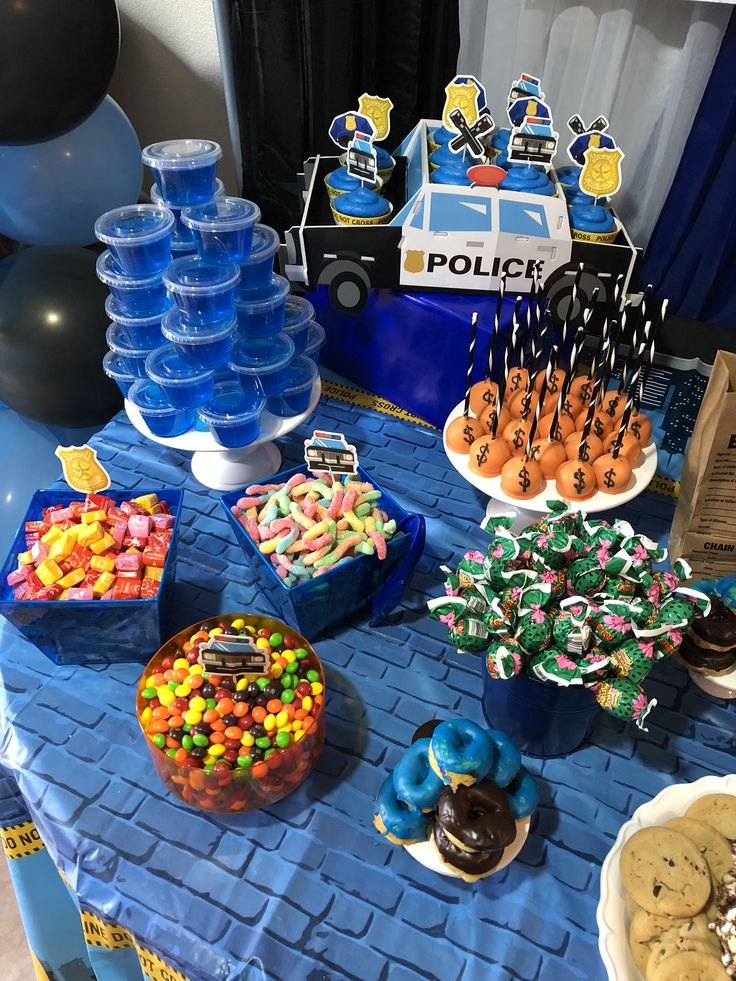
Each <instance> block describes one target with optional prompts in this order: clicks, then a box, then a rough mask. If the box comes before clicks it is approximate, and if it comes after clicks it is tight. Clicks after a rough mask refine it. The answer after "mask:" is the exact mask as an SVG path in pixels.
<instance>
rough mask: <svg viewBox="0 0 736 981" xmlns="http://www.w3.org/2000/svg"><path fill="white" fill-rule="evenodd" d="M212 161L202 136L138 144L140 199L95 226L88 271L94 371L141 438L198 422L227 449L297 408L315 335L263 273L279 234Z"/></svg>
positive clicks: (284, 284)
mask: <svg viewBox="0 0 736 981" xmlns="http://www.w3.org/2000/svg"><path fill="white" fill-rule="evenodd" d="M220 155H221V151H220V147H219V146H218V145H217V144H216V143H212V142H210V141H207V140H170V141H167V142H163V143H155V144H152V145H151V146H149V147H146V149H145V150H144V151H143V160H144V163H146V164H147V165H148V166H149V167H150V168H151V169H152V171H153V173H154V176H155V178H156V183H155V184H154V185H153V187H152V188H151V199H152V204H150V205H132V206H130V207H128V208H118V209H116V210H115V211H112V212H108V213H107V214H105V215H102V217H101V218H99V219H98V221H97V224H96V226H95V230H96V233H97V236H98V238H99V239H100V240H101V241H103V242H105V243H106V244H107V245H108V251H107V252H105V253H104V254H103V255H102V256H100V259H99V262H98V267H97V270H98V275H99V277H100V279H102V280H103V282H105V283H106V284H107V285H108V287H109V288H110V293H111V295H110V297H109V298H108V301H107V305H106V310H107V313H108V316H109V317H110V320H111V321H112V323H111V325H110V327H109V329H108V346H109V348H110V351H109V353H108V354H107V355H106V357H105V362H104V368H105V371H106V372H107V374H108V375H110V376H111V377H112V378H114V379H115V381H116V382H117V383H118V385H119V386H120V388H121V390H122V391H123V393H124V394H125V396H126V398H128V399H129V400H130V401H131V402H132V403H133V404H134V405H135V406H136V407H137V408H138V410H139V412H140V414H141V417H142V418H143V420H144V421H145V423H146V425H147V426H148V428H149V429H150V430H151V432H152V433H153V434H154V435H156V436H168V437H170V436H177V435H182V434H183V433H186V432H188V431H189V430H190V429H192V428H195V427H196V428H203V427H207V428H209V430H210V432H211V433H212V435H213V436H214V438H215V439H216V440H217V442H219V443H220V444H221V445H223V446H228V447H238V446H244V445H247V444H248V443H251V442H253V441H254V440H256V439H257V438H258V436H259V433H260V418H261V415H262V413H263V411H264V410H266V409H268V411H270V412H272V413H274V414H276V415H279V416H282V417H288V416H295V415H300V414H301V413H303V412H305V411H306V410H307V408H308V407H309V402H310V400H311V393H312V388H313V383H314V381H315V379H316V377H317V362H318V360H319V352H320V349H321V347H322V345H323V344H324V339H325V332H324V330H323V328H322V327H321V326H320V325H319V324H317V323H315V322H314V308H313V307H312V304H311V303H309V301H308V300H305V299H303V298H302V297H298V296H291V295H290V293H289V284H288V281H287V280H286V279H284V278H283V277H281V276H278V275H276V274H274V272H273V266H274V258H275V255H276V252H277V251H278V247H279V239H278V235H277V233H276V232H275V231H274V230H273V229H272V228H269V227H267V226H266V225H260V224H258V219H259V218H260V210H259V209H258V207H257V205H255V204H253V203H252V202H251V201H246V200H245V199H243V198H232V197H226V196H225V195H224V193H223V187H222V182H221V181H219V180H218V179H217V177H216V173H215V169H216V161H217V159H218V158H219V156H220ZM172 254H173V259H172Z"/></svg>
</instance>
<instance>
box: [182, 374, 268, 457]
mask: <svg viewBox="0 0 736 981" xmlns="http://www.w3.org/2000/svg"><path fill="white" fill-rule="evenodd" d="M265 405H266V400H265V399H264V398H263V396H262V395H261V394H259V393H258V392H257V390H254V391H253V392H251V393H246V392H244V391H243V389H242V388H241V387H240V384H239V383H238V382H237V381H225V382H219V383H218V384H217V385H215V391H214V394H213V396H212V398H211V399H210V400H209V402H207V404H206V405H203V406H202V407H201V408H200V409H199V411H198V415H199V418H200V419H201V420H202V422H204V423H206V425H207V428H208V429H209V431H210V432H211V433H212V435H213V436H214V438H215V439H216V440H217V442H218V443H219V444H220V445H221V446H228V447H231V448H235V447H238V446H247V445H248V444H249V443H252V442H253V441H254V440H256V439H258V436H259V434H260V431H261V414H262V413H263V409H264V408H265Z"/></svg>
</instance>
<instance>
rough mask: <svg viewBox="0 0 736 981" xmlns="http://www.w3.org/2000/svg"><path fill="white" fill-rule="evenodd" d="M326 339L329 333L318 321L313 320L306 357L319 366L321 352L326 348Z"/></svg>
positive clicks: (305, 351)
mask: <svg viewBox="0 0 736 981" xmlns="http://www.w3.org/2000/svg"><path fill="white" fill-rule="evenodd" d="M326 339H327V331H326V330H325V329H324V327H323V326H322V324H318V323H317V321H316V320H313V321H312V323H311V324H310V325H309V336H308V337H307V345H306V347H305V348H304V354H305V356H306V357H308V358H311V359H312V361H314V363H315V364H319V355H320V351H321V350H322V348H323V347H324V346H325V340H326Z"/></svg>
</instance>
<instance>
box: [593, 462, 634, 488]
mask: <svg viewBox="0 0 736 981" xmlns="http://www.w3.org/2000/svg"><path fill="white" fill-rule="evenodd" d="M593 470H594V471H595V479H596V484H597V485H598V490H600V491H603V493H604V494H620V493H621V492H622V491H625V490H626V488H627V487H628V486H629V483H630V481H631V473H632V471H631V464H630V463H629V461H628V460H627V459H626V457H625V456H624V455H623V453H619V455H618V457H615V456H614V455H613V453H603V454H602V455H601V456H599V457H598V459H597V460H594V461H593Z"/></svg>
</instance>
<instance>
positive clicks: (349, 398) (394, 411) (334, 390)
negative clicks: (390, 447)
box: [322, 379, 437, 429]
mask: <svg viewBox="0 0 736 981" xmlns="http://www.w3.org/2000/svg"><path fill="white" fill-rule="evenodd" d="M322 394H323V395H326V396H328V397H329V398H331V399H337V401H338V402H347V404H348V405H359V406H361V407H362V408H364V409H373V410H374V411H375V412H382V413H383V414H384V415H387V416H393V417H394V418H395V419H403V420H404V421H405V422H415V423H418V424H419V425H420V426H428V427H429V428H430V429H436V428H437V427H436V426H433V425H432V424H431V423H429V422H426V421H425V420H424V419H420V418H419V416H415V415H414V414H413V413H411V412H407V411H406V409H402V408H401V407H400V406H398V405H394V403H393V402H389V401H387V400H386V399H382V398H381V397H380V395H373V394H371V392H361V391H359V390H358V389H357V388H351V386H350V385H342V384H341V383H340V382H334V381H328V380H327V379H322Z"/></svg>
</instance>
